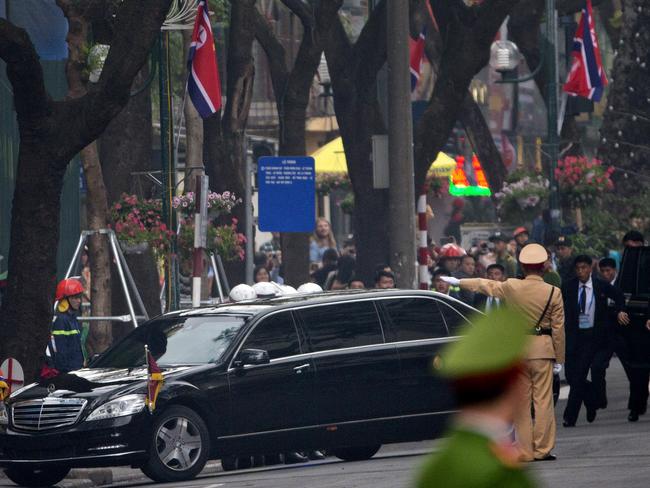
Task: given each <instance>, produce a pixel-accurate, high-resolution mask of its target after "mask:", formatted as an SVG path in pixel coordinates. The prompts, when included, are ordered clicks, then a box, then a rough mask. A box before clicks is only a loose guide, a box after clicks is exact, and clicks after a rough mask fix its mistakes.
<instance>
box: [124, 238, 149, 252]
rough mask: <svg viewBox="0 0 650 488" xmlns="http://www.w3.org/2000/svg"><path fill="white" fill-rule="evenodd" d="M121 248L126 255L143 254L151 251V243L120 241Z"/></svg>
mask: <svg viewBox="0 0 650 488" xmlns="http://www.w3.org/2000/svg"><path fill="white" fill-rule="evenodd" d="M120 247H121V248H122V251H123V252H124V254H142V253H144V252H145V251H146V250H147V249H149V243H148V242H126V241H120Z"/></svg>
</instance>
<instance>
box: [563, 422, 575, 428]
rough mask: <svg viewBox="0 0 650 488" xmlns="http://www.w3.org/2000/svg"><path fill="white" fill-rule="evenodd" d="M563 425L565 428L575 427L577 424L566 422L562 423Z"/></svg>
mask: <svg viewBox="0 0 650 488" xmlns="http://www.w3.org/2000/svg"><path fill="white" fill-rule="evenodd" d="M562 425H563V426H564V427H575V426H576V423H575V422H569V421H568V420H565V421H563V422H562Z"/></svg>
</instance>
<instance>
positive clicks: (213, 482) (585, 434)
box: [0, 360, 650, 488]
mask: <svg viewBox="0 0 650 488" xmlns="http://www.w3.org/2000/svg"><path fill="white" fill-rule="evenodd" d="M608 379H609V382H608V389H609V408H608V409H607V410H605V411H599V413H598V417H597V419H596V421H595V422H594V423H593V424H587V422H586V420H585V418H584V411H583V412H582V415H581V417H580V419H579V420H578V425H577V426H576V427H574V428H571V429H565V428H563V427H562V426H561V422H560V423H559V425H560V426H559V428H558V442H557V447H556V449H555V453H556V454H557V455H558V460H557V461H555V462H544V463H532V464H531V465H530V466H529V467H530V469H531V471H532V472H533V475H534V476H535V477H536V478H537V479H538V480H539V482H540V486H542V487H549V488H550V487H558V486H561V487H562V488H594V487H607V488H610V487H611V488H617V487H625V488H646V487H647V486H648V485H649V484H650V481H649V480H650V417H642V418H641V420H640V421H639V422H637V423H629V422H628V421H627V410H626V408H625V407H626V402H627V380H626V379H625V375H624V373H623V370H622V368H621V366H620V363H619V362H618V361H617V360H613V361H612V365H611V367H610V370H609V373H608ZM566 393H567V388H566V387H564V388H563V391H562V395H561V400H560V403H559V404H558V408H557V414H558V418H560V419H561V415H562V410H563V408H564V403H565V400H562V397H564V398H566ZM435 448H436V442H422V443H410V444H397V445H392V446H385V447H384V448H382V450H381V451H380V452H379V454H378V455H377V456H376V457H375V458H373V459H371V460H369V461H362V462H354V463H344V462H340V461H337V460H335V459H334V458H329V459H328V460H326V461H321V462H311V463H309V464H303V465H294V466H278V467H271V468H259V469H254V470H245V471H239V472H235V473H223V472H221V471H220V470H219V468H217V467H216V466H215V465H214V463H211V465H210V466H209V467H208V468H206V470H205V471H204V473H203V474H202V475H201V476H200V477H199V478H197V479H196V480H193V481H191V482H187V483H183V484H179V483H175V484H168V485H154V484H152V483H150V482H149V481H148V479H146V478H144V477H142V476H141V475H140V473H139V471H138V470H130V469H122V468H120V469H116V470H114V471H113V477H114V482H113V483H112V484H110V486H116V487H117V486H119V487H134V488H135V487H138V488H139V487H149V486H158V487H171V486H174V487H176V486H183V487H192V488H221V487H223V488H364V487H368V488H370V487H372V488H397V487H405V488H406V487H410V486H413V479H414V476H415V474H416V473H417V469H418V466H420V465H421V464H422V462H423V461H424V457H425V455H426V453H428V452H430V451H432V450H434V449H435ZM468 462H470V461H469V460H468ZM98 483H99V482H90V481H88V480H83V479H70V478H68V479H66V480H64V481H63V482H62V483H60V484H59V486H60V487H61V488H79V487H83V486H97V485H98ZM0 486H2V487H5V486H13V485H11V483H9V482H8V481H7V480H6V479H3V478H0Z"/></svg>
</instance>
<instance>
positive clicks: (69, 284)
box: [55, 278, 84, 300]
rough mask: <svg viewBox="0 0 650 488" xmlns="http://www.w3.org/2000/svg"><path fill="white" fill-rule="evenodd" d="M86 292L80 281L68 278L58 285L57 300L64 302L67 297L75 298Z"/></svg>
mask: <svg viewBox="0 0 650 488" xmlns="http://www.w3.org/2000/svg"><path fill="white" fill-rule="evenodd" d="M83 292H84V287H83V285H82V284H81V282H80V281H79V280H75V279H74V278H66V279H65V280H61V281H60V282H59V284H58V285H56V296H55V298H56V299H57V300H63V299H64V298H66V297H73V296H75V295H79V294H81V293H83Z"/></svg>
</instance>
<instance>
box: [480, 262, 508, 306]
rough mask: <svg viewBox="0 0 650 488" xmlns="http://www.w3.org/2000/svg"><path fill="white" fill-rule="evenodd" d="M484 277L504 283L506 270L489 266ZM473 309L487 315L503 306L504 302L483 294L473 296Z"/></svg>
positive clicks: (496, 265)
mask: <svg viewBox="0 0 650 488" xmlns="http://www.w3.org/2000/svg"><path fill="white" fill-rule="evenodd" d="M486 277H487V279H488V280H494V281H506V270H505V268H504V267H503V266H501V265H500V264H491V265H489V266H488V267H487V270H486ZM472 305H473V306H474V308H477V309H478V310H480V311H482V312H485V313H488V312H490V311H491V310H494V309H497V308H500V307H502V306H503V305H505V300H501V299H500V298H496V297H489V296H487V295H484V294H483V293H475V294H474V302H473V303H472Z"/></svg>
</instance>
